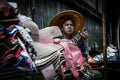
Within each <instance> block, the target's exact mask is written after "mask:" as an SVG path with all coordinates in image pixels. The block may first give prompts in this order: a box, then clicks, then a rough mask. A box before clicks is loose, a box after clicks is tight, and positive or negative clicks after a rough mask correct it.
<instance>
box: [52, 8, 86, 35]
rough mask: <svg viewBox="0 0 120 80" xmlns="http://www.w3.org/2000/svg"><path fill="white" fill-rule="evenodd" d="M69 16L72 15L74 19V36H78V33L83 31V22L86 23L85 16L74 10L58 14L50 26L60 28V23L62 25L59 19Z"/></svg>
mask: <svg viewBox="0 0 120 80" xmlns="http://www.w3.org/2000/svg"><path fill="white" fill-rule="evenodd" d="M67 15H70V16H71V17H73V18H74V22H75V28H74V33H73V35H76V34H77V33H78V31H79V30H81V29H82V27H83V22H84V18H83V15H82V14H81V13H79V12H77V11H74V10H65V11H62V12H60V13H58V14H56V15H55V16H54V17H53V18H52V20H51V21H50V26H59V23H60V20H59V19H60V18H61V17H62V16H67Z"/></svg>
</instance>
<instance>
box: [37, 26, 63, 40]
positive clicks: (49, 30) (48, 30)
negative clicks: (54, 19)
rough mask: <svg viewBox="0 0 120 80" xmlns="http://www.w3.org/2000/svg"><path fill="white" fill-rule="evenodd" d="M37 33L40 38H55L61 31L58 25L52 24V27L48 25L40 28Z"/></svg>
mask: <svg viewBox="0 0 120 80" xmlns="http://www.w3.org/2000/svg"><path fill="white" fill-rule="evenodd" d="M39 35H40V38H44V37H49V38H55V37H58V36H62V32H61V30H60V29H59V27H58V26H52V27H51V26H49V27H45V28H43V29H40V30H39Z"/></svg>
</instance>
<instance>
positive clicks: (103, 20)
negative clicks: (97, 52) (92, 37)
mask: <svg viewBox="0 0 120 80" xmlns="http://www.w3.org/2000/svg"><path fill="white" fill-rule="evenodd" d="M102 32H103V34H102V35H103V57H104V80H108V79H107V64H106V63H107V53H106V0H102Z"/></svg>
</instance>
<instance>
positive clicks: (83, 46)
mask: <svg viewBox="0 0 120 80" xmlns="http://www.w3.org/2000/svg"><path fill="white" fill-rule="evenodd" d="M78 47H79V48H80V49H81V51H82V53H84V52H86V41H82V42H81V44H79V45H78Z"/></svg>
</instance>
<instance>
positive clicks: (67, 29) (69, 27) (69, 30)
mask: <svg viewBox="0 0 120 80" xmlns="http://www.w3.org/2000/svg"><path fill="white" fill-rule="evenodd" d="M61 30H62V32H63V34H65V35H72V34H73V32H74V24H73V22H72V20H67V21H66V22H65V23H63V26H62V29H61Z"/></svg>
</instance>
